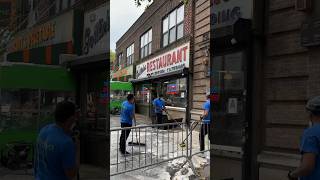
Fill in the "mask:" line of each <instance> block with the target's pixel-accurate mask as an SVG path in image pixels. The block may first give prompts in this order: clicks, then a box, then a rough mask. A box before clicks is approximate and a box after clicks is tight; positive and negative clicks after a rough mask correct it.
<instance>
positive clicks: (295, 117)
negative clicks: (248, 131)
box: [263, 0, 320, 152]
mask: <svg viewBox="0 0 320 180" xmlns="http://www.w3.org/2000/svg"><path fill="white" fill-rule="evenodd" d="M268 2H269V4H268V5H269V8H268V9H267V12H268V17H267V19H266V24H265V25H266V29H265V32H266V49H265V51H266V52H265V53H266V57H265V59H264V62H263V70H264V82H265V83H264V88H263V95H264V101H265V108H263V109H264V111H265V112H264V114H265V116H264V118H265V125H266V126H265V133H264V147H263V149H270V148H271V149H273V150H293V151H296V152H298V151H297V150H298V147H299V142H300V136H301V134H302V132H303V129H304V128H305V127H306V125H307V123H308V116H307V114H306V112H305V108H304V107H305V103H306V100H307V99H308V97H309V96H310V95H309V93H310V90H309V89H308V87H310V86H313V85H314V83H312V82H310V77H311V74H310V73H311V71H310V67H309V65H308V64H309V60H310V52H309V51H308V49H307V48H304V47H302V46H301V45H300V36H301V29H300V28H301V24H302V22H303V21H304V20H305V19H306V18H307V14H306V13H304V12H300V11H296V10H295V7H294V5H295V1H294V0H270V1H268ZM317 64H318V63H317ZM315 71H316V70H315ZM314 79H316V78H314ZM312 89H313V88H312ZM317 92H320V91H319V90H318V91H317Z"/></svg>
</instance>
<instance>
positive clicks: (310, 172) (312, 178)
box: [288, 96, 320, 180]
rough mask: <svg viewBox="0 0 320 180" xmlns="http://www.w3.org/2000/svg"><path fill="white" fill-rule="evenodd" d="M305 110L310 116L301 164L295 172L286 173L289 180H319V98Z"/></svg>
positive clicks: (309, 103) (310, 102) (301, 148)
mask: <svg viewBox="0 0 320 180" xmlns="http://www.w3.org/2000/svg"><path fill="white" fill-rule="evenodd" d="M306 109H307V111H308V112H309V114H310V124H309V126H310V127H309V128H308V129H306V130H305V131H304V133H303V136H302V140H301V145H300V152H301V155H302V158H301V163H300V166H299V167H298V168H297V169H296V170H294V171H292V172H291V171H290V172H289V173H288V178H289V179H290V180H296V179H298V178H300V180H316V179H320V96H318V97H315V98H313V99H311V100H309V101H308V103H307V106H306Z"/></svg>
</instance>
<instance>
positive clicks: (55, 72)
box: [0, 64, 75, 91]
mask: <svg viewBox="0 0 320 180" xmlns="http://www.w3.org/2000/svg"><path fill="white" fill-rule="evenodd" d="M0 88H8V89H43V90H58V91H74V90H75V82H74V78H73V77H72V74H71V73H70V72H68V71H67V70H66V69H65V68H62V67H57V66H50V65H48V66H38V65H20V64H12V65H9V66H0Z"/></svg>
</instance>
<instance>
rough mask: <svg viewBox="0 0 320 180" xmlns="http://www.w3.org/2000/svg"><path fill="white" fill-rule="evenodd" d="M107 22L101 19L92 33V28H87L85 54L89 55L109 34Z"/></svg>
mask: <svg viewBox="0 0 320 180" xmlns="http://www.w3.org/2000/svg"><path fill="white" fill-rule="evenodd" d="M107 24H108V23H107V21H106V20H104V19H103V18H100V19H99V21H98V22H97V23H96V24H95V25H94V30H93V32H91V29H90V27H88V28H86V30H85V35H84V48H83V50H84V54H88V53H89V51H90V49H92V48H94V46H95V45H96V44H97V43H98V42H99V41H100V40H101V39H102V38H103V36H104V35H105V34H106V33H107V26H108V25H107Z"/></svg>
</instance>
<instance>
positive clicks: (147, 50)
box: [140, 29, 152, 59]
mask: <svg viewBox="0 0 320 180" xmlns="http://www.w3.org/2000/svg"><path fill="white" fill-rule="evenodd" d="M151 51H152V29H150V30H149V31H148V32H146V33H144V34H143V35H142V36H141V38H140V57H141V59H142V58H144V57H146V56H148V55H150V54H151Z"/></svg>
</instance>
